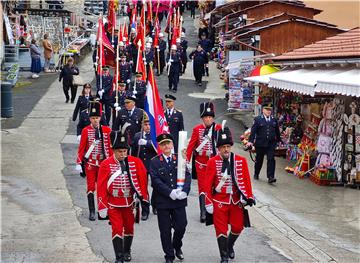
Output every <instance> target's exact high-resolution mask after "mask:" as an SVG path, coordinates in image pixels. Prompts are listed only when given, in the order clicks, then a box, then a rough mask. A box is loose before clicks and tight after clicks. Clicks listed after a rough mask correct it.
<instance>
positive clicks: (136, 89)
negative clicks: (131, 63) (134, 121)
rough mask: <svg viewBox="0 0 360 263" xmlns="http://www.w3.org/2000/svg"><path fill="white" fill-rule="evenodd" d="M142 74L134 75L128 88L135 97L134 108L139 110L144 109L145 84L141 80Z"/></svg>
mask: <svg viewBox="0 0 360 263" xmlns="http://www.w3.org/2000/svg"><path fill="white" fill-rule="evenodd" d="M142 75H143V73H142V72H136V73H135V80H134V82H133V84H132V87H131V88H130V91H131V92H132V93H133V95H135V97H136V107H138V108H140V109H144V108H145V95H146V82H145V81H144V80H142Z"/></svg>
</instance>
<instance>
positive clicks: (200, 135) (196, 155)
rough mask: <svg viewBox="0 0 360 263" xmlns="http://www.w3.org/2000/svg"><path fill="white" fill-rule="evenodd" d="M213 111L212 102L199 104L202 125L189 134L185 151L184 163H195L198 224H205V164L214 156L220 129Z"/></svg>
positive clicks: (193, 170) (193, 169)
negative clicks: (198, 212) (198, 207)
mask: <svg viewBox="0 0 360 263" xmlns="http://www.w3.org/2000/svg"><path fill="white" fill-rule="evenodd" d="M214 117H215V110H214V104H213V103H212V102H204V103H201V104H200V118H201V119H202V123H201V124H198V125H196V126H195V127H194V128H193V130H192V134H191V139H190V141H189V145H188V147H187V149H186V161H187V165H188V166H190V162H191V161H192V162H193V163H195V167H193V168H192V172H193V173H196V176H197V179H198V189H199V205H200V222H201V223H205V220H206V211H205V189H204V186H205V180H206V173H205V171H206V163H207V161H208V160H209V159H210V158H211V157H213V156H215V155H216V132H217V131H218V130H219V129H220V128H221V126H220V125H219V124H216V123H215V122H214Z"/></svg>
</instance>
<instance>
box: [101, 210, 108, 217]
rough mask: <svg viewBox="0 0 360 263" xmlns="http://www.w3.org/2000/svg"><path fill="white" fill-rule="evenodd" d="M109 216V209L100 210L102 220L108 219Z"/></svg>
mask: <svg viewBox="0 0 360 263" xmlns="http://www.w3.org/2000/svg"><path fill="white" fill-rule="evenodd" d="M107 214H108V209H107V208H104V209H101V210H99V216H100V217H101V218H106V217H107Z"/></svg>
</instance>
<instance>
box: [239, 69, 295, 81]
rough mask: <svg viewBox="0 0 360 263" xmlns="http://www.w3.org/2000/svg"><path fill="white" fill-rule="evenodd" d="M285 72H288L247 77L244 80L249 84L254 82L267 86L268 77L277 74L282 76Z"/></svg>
mask: <svg viewBox="0 0 360 263" xmlns="http://www.w3.org/2000/svg"><path fill="white" fill-rule="evenodd" d="M285 72H289V70H284V71H279V72H275V73H271V74H267V75H262V76H253V77H247V78H244V80H246V81H250V82H256V83H262V84H269V81H270V77H273V76H276V75H277V74H280V73H281V74H283V73H285Z"/></svg>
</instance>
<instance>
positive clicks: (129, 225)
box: [97, 126, 148, 263]
mask: <svg viewBox="0 0 360 263" xmlns="http://www.w3.org/2000/svg"><path fill="white" fill-rule="evenodd" d="M122 128H125V130H124V129H122V131H112V132H111V133H110V139H111V147H112V150H113V152H114V154H113V155H111V156H110V157H109V158H107V159H106V160H105V161H103V162H102V163H101V166H100V170H99V176H98V180H97V184H98V218H99V220H106V219H109V220H110V224H111V229H112V235H111V236H112V243H113V247H114V251H115V258H116V259H115V262H116V263H123V262H124V261H125V262H128V261H131V245H132V241H133V238H134V224H135V221H136V217H137V215H134V212H133V210H134V208H136V203H137V202H138V201H139V200H141V201H143V202H148V192H147V175H146V169H145V167H144V165H143V163H142V162H141V160H140V159H139V158H136V157H133V156H128V150H129V145H128V143H127V141H128V138H127V136H126V126H124V127H122Z"/></svg>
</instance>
